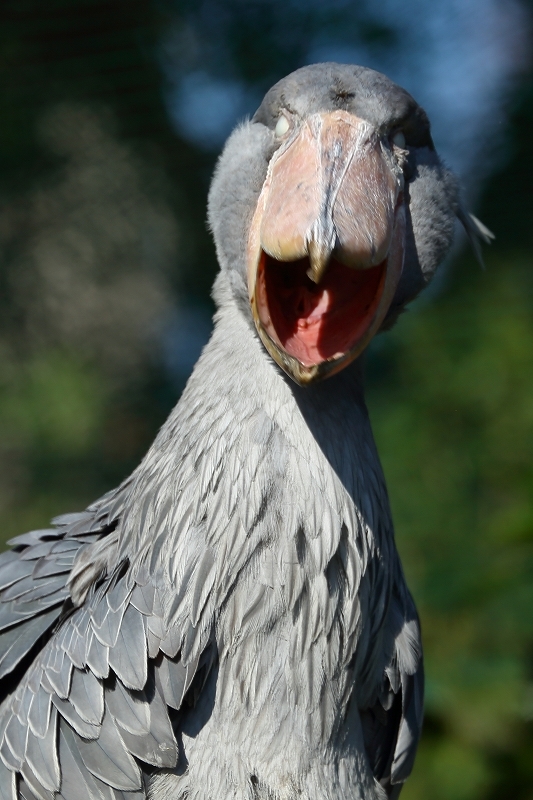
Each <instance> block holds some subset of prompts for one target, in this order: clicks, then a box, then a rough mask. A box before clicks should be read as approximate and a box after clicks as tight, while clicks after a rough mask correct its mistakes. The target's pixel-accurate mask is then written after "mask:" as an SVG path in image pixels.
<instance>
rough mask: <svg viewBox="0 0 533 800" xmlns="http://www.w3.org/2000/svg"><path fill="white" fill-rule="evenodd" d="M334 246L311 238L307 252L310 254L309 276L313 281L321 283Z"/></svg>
mask: <svg viewBox="0 0 533 800" xmlns="http://www.w3.org/2000/svg"><path fill="white" fill-rule="evenodd" d="M332 250H333V248H330V247H327V246H326V245H324V244H321V243H320V242H316V241H314V240H311V241H310V242H309V243H308V245H307V254H308V256H309V264H310V266H309V269H308V270H307V277H308V278H310V279H311V280H312V281H313V283H316V284H318V283H320V281H321V280H322V278H323V277H324V273H325V272H326V269H327V266H328V263H329V259H330V256H331V253H332Z"/></svg>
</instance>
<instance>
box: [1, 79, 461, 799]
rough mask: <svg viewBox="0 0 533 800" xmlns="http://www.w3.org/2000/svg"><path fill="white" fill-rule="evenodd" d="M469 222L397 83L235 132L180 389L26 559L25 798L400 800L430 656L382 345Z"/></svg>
mask: <svg viewBox="0 0 533 800" xmlns="http://www.w3.org/2000/svg"><path fill="white" fill-rule="evenodd" d="M370 90H372V91H373V92H374V99H373V100H372V98H371V91H370ZM328 104H329V105H328ZM339 107H342V108H341V111H342V113H339ZM328 108H329V111H328ZM331 108H333V111H331ZM272 109H274V111H272ZM280 109H281V110H280ZM287 109H288V110H287ZM324 109H325V110H324ZM391 109H392V110H391ZM274 112H275V113H274ZM284 114H286V115H287V116H286V117H284V116H283V115H284ZM387 114H388V115H389V117H387ZM358 115H359V116H358ZM361 115H362V116H364V120H363V122H361ZM402 115H403V116H402ZM280 119H283V122H282V124H278V123H279V120H280ZM295 119H297V120H300V121H297V122H295V121H294V120H295ZM387 119H389V121H388V122H387ZM354 120H355V121H354ZM391 120H392V122H391ZM400 123H401V124H402V125H403V128H402V130H405V139H406V140H407V143H406V141H405V140H402V138H401V137H399V138H398V136H397V135H396V133H397V131H398V129H399V128H398V126H399V125H400ZM387 126H388V127H387ZM391 132H392V133H391ZM395 132H396V133H395ZM393 134H394V135H395V136H396V139H395V142H399V144H400V145H402V143H403V149H402V147H399V148H398V147H397V145H396V144H391V141H392V140H391V138H390V137H391V136H392V135H393ZM402 136H404V133H403V132H402ZM302 137H303V138H302ZM306 137H307V138H306ZM332 142H333V144H332ZM347 142H359V144H350V145H349V147H350V148H352V149H351V150H350V151H349V152H348V154H347V155H346V153H347V151H346V143H347ZM299 148H303V150H301V149H299ZM343 148H344V150H343ZM357 148H359V149H357ZM395 148H396V149H395ZM400 151H401V152H400ZM302 152H304V154H305V158H304V157H302V156H301V153H302ZM286 154H287V155H286ZM317 154H318V155H317ZM332 154H333V155H332ZM354 154H355V155H354ZM313 159H316V163H315V161H313ZM342 159H345V160H344V161H343V160H342ZM365 159H367V160H366V161H365ZM408 162H409V164H408ZM310 163H311V164H313V163H314V164H315V166H314V167H313V168H312V169H311V171H310V173H309V174H310V175H311V178H309V179H308V178H306V179H305V180H308V183H307V184H305V180H304V179H303V178H302V180H301V181H300V182H298V181H297V180H296V182H295V181H294V180H293V178H292V177H291V170H293V169H296V170H297V171H298V170H301V169H302V166H301V165H302V164H303V165H304V167H303V168H304V171H305V170H306V169H307V167H308V165H309V164H310ZM367 163H370V166H369V167H365V164H367ZM339 164H340V166H339ZM328 165H329V166H328ZM332 165H333V166H332ZM343 165H344V166H343ZM365 170H366V171H365ZM321 176H322V177H321ZM346 176H347V177H346ZM380 176H382V177H380ZM365 181H366V182H365ZM284 182H285V183H284ZM321 182H322V183H321ZM328 182H329V183H328ZM315 183H316V184H317V185H321V186H322V189H320V191H319V190H315V188H314V186H315ZM304 184H305V185H304ZM322 184H323V185H322ZM302 186H303V189H302ZM324 186H325V187H326V188H324ZM327 186H330V187H331V186H334V189H335V192H336V195H335V196H336V197H337V198H338V200H337V201H336V203H337V204H335V201H333V200H331V193H330V194H329V195H328V191H329V190H328V189H327ZM354 186H355V187H356V188H357V191H356V194H357V193H359V194H361V192H362V193H363V194H365V192H366V195H365V196H366V198H367V199H366V201H365V203H366V205H365V203H363V206H364V208H371V211H370V212H368V213H367V212H366V211H365V213H366V214H367V222H365V225H364V227H361V226H362V223H361V224H360V225H359V228H357V224H359V223H356V222H354V223H353V224H352V222H350V219H351V220H352V221H353V219H355V217H354V212H353V209H351V207H350V203H352V200H351V199H350V198H351V197H352V195H353V191H355V190H353V191H352V189H353V187H354ZM280 187H281V188H280ZM361 187H362V188H361ZM365 187H366V188H365ZM369 187H370V188H369ZM383 187H384V188H383ZM291 192H292V195H291ZM324 192H325V194H324ZM350 192H352V194H350ZM326 195H327V198H326V200H323V197H324V196H326ZM291 196H292V197H293V199H294V202H293V200H291V199H290V197H291ZM279 197H281V198H282V200H281V205H280V200H279ZM328 198H329V199H328ZM353 202H355V201H353ZM357 202H359V203H360V202H361V201H360V200H358V201H357ZM457 208H458V201H457V186H456V182H455V179H454V178H453V176H452V175H451V173H449V172H448V171H446V170H445V169H444V168H443V167H442V165H441V163H440V161H439V160H438V157H437V155H436V153H435V152H434V148H433V145H432V142H431V138H430V137H429V127H428V125H427V120H426V119H425V116H424V115H423V112H422V111H421V110H420V109H419V107H418V106H416V104H415V103H414V101H413V100H412V98H410V97H409V95H407V93H405V92H404V91H403V90H401V89H399V87H395V85H394V84H392V83H391V82H390V81H388V79H386V78H385V77H384V76H380V75H378V73H373V72H372V71H371V70H364V69H362V68H357V67H343V66H339V65H315V66H314V67H310V68H306V69H304V70H300V71H299V72H297V73H295V74H294V75H293V76H289V78H287V79H285V81H282V82H281V83H280V84H279V85H278V86H277V87H274V89H273V90H271V92H269V93H268V94H267V96H266V98H265V100H264V101H263V104H262V106H261V107H260V109H259V111H258V113H257V114H256V116H255V117H254V119H253V120H252V121H251V122H249V123H246V124H244V125H243V126H241V127H239V128H238V129H237V131H236V132H235V133H234V134H233V135H232V137H231V138H230V140H229V143H228V145H227V147H226V148H225V151H224V153H223V155H222V158H221V160H220V163H219V166H218V168H217V172H216V175H215V178H214V181H213V185H212V189H211V193H210V201H209V218H210V224H211V228H212V230H213V234H214V238H215V242H216V245H217V253H218V258H219V261H220V264H221V272H220V275H219V277H218V279H217V282H216V286H215V300H216V302H217V307H218V310H217V313H216V316H215V327H214V332H213V335H212V338H211V340H210V342H209V343H208V345H207V346H206V348H205V350H204V352H203V354H202V356H201V358H200V360H199V362H198V364H197V365H196V368H195V370H194V372H193V374H192V376H191V378H190V380H189V382H188V385H187V387H186V389H185V391H184V393H183V395H182V397H181V398H180V400H179V402H178V404H177V406H176V408H175V409H174V411H173V412H172V414H171V416H170V417H169V419H168V420H167V422H166V423H165V425H164V426H163V428H162V429H161V431H160V433H159V434H158V436H157V438H156V440H155V442H154V444H153V445H152V447H151V448H150V450H149V451H148V453H147V455H146V457H145V458H144V459H143V461H142V463H141V464H140V465H139V467H138V468H137V469H136V470H135V471H134V473H133V474H132V475H131V476H130V477H129V478H128V479H126V481H125V482H124V483H123V484H122V485H121V486H120V487H119V488H118V489H116V490H114V491H113V492H110V493H109V494H108V495H106V496H105V497H103V498H101V499H100V500H99V501H97V502H96V503H95V504H93V505H92V506H90V507H89V508H88V509H87V511H85V512H82V513H81V514H77V515H66V516H65V517H60V518H58V519H57V520H55V528H53V529H50V530H46V531H36V532H33V533H31V534H25V535H24V536H22V537H18V538H17V539H15V540H13V542H12V544H13V550H12V551H10V552H9V553H7V554H4V556H3V557H2V558H3V561H0V679H2V681H3V683H2V684H0V688H2V690H3V692H4V697H5V699H4V701H3V704H2V706H1V707H0V759H1V760H0V798H1V800H16V798H18V797H21V798H22V797H23V798H25V800H35V798H37V799H38V800H89V799H90V800H93V799H94V800H141V798H143V797H146V796H148V797H150V798H152V799H153V800H178V799H180V800H181V798H183V800H185V798H190V799H191V800H212V798H215V797H216V798H217V800H230V798H232V800H233V799H234V798H250V800H251V798H265V800H266V798H267V797H268V798H279V800H290V799H292V798H295V797H297V796H301V797H305V798H309V800H314V798H315V797H317V798H318V797H320V798H327V799H331V800H338V799H339V798H343V797H347V796H350V797H351V798H354V800H356V798H360V799H361V800H363V799H364V800H384V798H390V799H391V800H393V798H396V797H397V796H398V793H399V791H400V789H401V786H402V784H403V781H404V780H405V779H406V777H407V776H408V774H409V772H410V771H411V768H412V764H413V760H414V755H415V750H416V744H417V741H418V737H419V734H420V727H421V720H422V693H423V675H422V652H421V643H420V630H419V624H418V619H417V615H416V610H415V608H414V604H413V601H412V599H411V597H410V595H409V592H408V590H407V588H406V584H405V580H404V577H403V573H402V569H401V565H400V561H399V557H398V554H397V551H396V547H395V543H394V533H393V526H392V521H391V514H390V509H389V502H388V498H387V491H386V487H385V482H384V478H383V474H382V470H381V467H380V463H379V458H378V456H377V452H376V448H375V445H374V441H373V437H372V432H371V428H370V423H369V419H368V414H367V410H366V407H365V402H364V395H363V384H362V366H361V359H360V358H359V354H360V351H361V350H362V349H363V348H364V346H365V345H366V342H367V340H368V338H369V337H370V336H371V335H373V333H372V331H374V329H375V330H377V329H378V328H379V327H383V326H387V325H388V324H391V322H392V321H393V319H394V318H395V316H396V315H397V313H398V312H399V310H401V308H402V307H403V306H404V305H405V302H407V300H408V299H410V298H411V297H412V296H414V295H415V294H416V293H417V292H418V291H419V290H420V288H422V287H423V285H424V284H425V282H427V280H429V277H430V276H431V274H432V273H433V271H434V269H435V268H436V266H437V264H438V262H439V261H440V260H441V259H442V257H443V255H444V253H445V251H446V250H447V249H448V247H449V245H450V242H451V238H452V231H453V220H454V217H455V214H456V213H457ZM280 209H281V210H280ZM309 209H310V210H309ZM317 209H318V210H317ZM376 209H377V210H376ZM300 212H301V214H300ZM348 212H349V213H348ZM290 214H293V221H292V222H291V224H290V226H289V228H288V230H289V233H288V234H283V235H281V234H279V235H278V233H276V231H278V232H279V229H280V226H281V227H283V220H284V218H285V216H286V215H289V216H290ZM335 214H336V215H337V216H335ZM306 215H307V216H306ZM379 215H381V216H379ZM363 216H364V215H363ZM304 217H305V219H306V220H307V219H308V218H309V219H311V217H312V220H311V222H312V224H311V226H310V228H309V230H308V232H307V233H305V230H304V228H305V225H307V222H305V224H304V222H302V219H303V218H304ZM276 220H277V221H276ZM269 226H270V227H269ZM298 226H300V227H301V226H304V227H302V230H304V233H305V235H303V236H302V237H300V238H298V237H299V234H298V231H299V230H300V229H299V227H298ZM354 226H355V227H354ZM354 230H355V231H356V232H355V233H354ZM295 231H296V233H295ZM309 231H311V232H309ZM328 231H329V233H328ZM357 231H359V232H357ZM361 231H362V232H361ZM332 232H333V233H332ZM297 234H298V235H297ZM328 236H329V238H328ZM269 237H270V238H269ZM276 237H277V240H276ZM365 237H366V238H365ZM267 239H268V241H274V240H276V241H277V243H275V244H274V245H272V247H270V245H269V248H270V249H268V248H267V250H265V249H264V248H265V247H266V246H267V245H265V241H266V240H267ZM272 248H274V249H275V248H278V249H279V252H277V251H276V252H277V255H276V254H273V252H272ZM302 248H304V251H305V252H304V251H302ZM328 248H329V249H328ZM287 253H289V256H290V257H289V256H287ZM376 253H379V255H376ZM363 262H364V263H363ZM302 265H303V266H302ZM303 269H305V270H307V271H306V273H305V275H304V272H303V271H302V270H303ZM305 276H307V277H305ZM343 282H344V283H343ZM343 286H348V287H349V288H348V289H346V292H345V296H343V291H344V289H343ZM287 287H288V288H287ZM387 287H388V288H387ZM361 293H362V294H363V295H364V297H366V300H365V301H364V303H363V302H361V301H360V296H361ZM294 296H296V297H297V298H298V300H297V304H296V306H294V305H291V304H292V303H293V299H292V298H293V297H294ZM280 298H281V299H280ZM339 298H340V299H339ZM347 304H349V305H348V306H347ZM280 309H281V310H280ZM324 309H325V310H324ZM369 309H370V310H369ZM330 311H331V313H330ZM328 314H329V316H328ZM353 319H355V323H351V322H350V320H353ZM287 320H288V322H287ZM317 321H318V322H317ZM289 323H290V325H289ZM318 323H320V324H318ZM287 325H289V327H290V330H286V328H287ZM353 325H355V328H356V329H357V333H354V330H355V328H353ZM284 326H285V327H284ZM350 326H352V327H350ZM348 328H349V329H350V330H347V329H348ZM328 331H329V332H328ZM325 352H327V354H328V355H327V356H324V357H322V354H323V353H325ZM328 376H329V377H328ZM323 377H328V380H325V381H323V380H321V379H322V378H323Z"/></svg>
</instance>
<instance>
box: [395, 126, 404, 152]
mask: <svg viewBox="0 0 533 800" xmlns="http://www.w3.org/2000/svg"><path fill="white" fill-rule="evenodd" d="M392 143H393V144H394V145H395V146H396V147H399V148H400V150H404V149H405V136H404V134H403V133H402V131H397V132H396V133H395V134H394V136H393V137H392Z"/></svg>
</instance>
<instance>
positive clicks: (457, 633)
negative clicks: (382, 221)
mask: <svg viewBox="0 0 533 800" xmlns="http://www.w3.org/2000/svg"><path fill="white" fill-rule="evenodd" d="M532 18H533V7H532V5H531V2H530V3H526V2H525V0H524V2H520V0H514V1H513V0H441V1H440V2H439V3H427V2H424V0H402V2H399V0H382V2H380V3H379V4H375V3H372V2H371V0H366V2H365V1H364V0H360V1H359V2H357V3H355V2H353V0H351V1H350V0H328V2H322V0H226V2H221V0H195V1H194V2H193V1H192V0H191V1H190V2H189V1H188V0H181V1H180V0H173V1H172V0H168V2H163V0H162V1H161V2H154V1H152V2H151V1H150V0H127V2H126V0H106V2H98V1H97V0H47V2H46V3H42V2H38V0H3V2H2V5H1V9H0V49H1V62H0V76H1V81H0V84H1V87H2V89H1V92H2V99H1V106H0V309H1V315H0V522H1V537H2V540H6V539H8V538H9V537H10V536H12V535H14V534H16V533H20V532H22V531H24V530H27V529H30V528H35V527H40V526H44V525H46V524H47V523H48V520H49V518H50V517H52V516H54V515H55V514H58V513H60V512H64V511H69V510H76V509H80V508H82V507H83V506H84V505H86V504H87V503H88V502H90V501H91V500H93V499H94V498H96V497H97V496H98V495H99V494H101V493H102V492H104V491H106V490H107V489H109V488H111V487H112V486H113V485H115V484H116V483H118V482H119V481H120V480H121V479H122V478H123V477H124V476H125V475H126V474H127V473H128V471H129V470H131V469H132V468H133V466H134V465H135V464H136V463H137V461H138V460H139V458H140V457H141V456H142V454H143V452H144V451H145V449H146V448H147V446H148V445H149V443H150V441H151V439H152V437H153V436H154V433H155V432H156V430H157V428H158V426H159V425H160V424H161V423H162V421H163V420H164V418H165V416H166V415H167V414H168V412H169V410H170V409H171V407H172V406H173V404H174V403H175V402H176V399H177V398H178V396H179V393H180V391H181V389H182V388H183V385H184V383H185V381H186V379H187V376H188V374H189V372H190V370H191V368H192V365H193V364H194V361H195V359H196V358H197V356H198V354H199V352H200V349H201V347H202V345H203V344H204V343H205V341H206V339H207V337H208V336H209V331H210V326H211V313H212V305H211V300H210V296H209V291H210V286H211V283H212V280H213V277H214V274H215V270H216V261H215V256H214V249H213V245H212V243H211V240H210V237H209V235H208V232H207V228H206V224H205V216H206V214H205V203H206V193H207V188H208V185H209V180H210V175H211V172H212V169H213V165H214V162H215V159H216V155H217V152H218V151H219V149H220V147H221V145H222V143H223V141H224V139H225V137H226V135H227V134H228V132H229V131H230V130H231V128H232V126H233V125H234V124H235V122H236V121H237V120H239V119H242V118H243V117H245V116H246V115H248V114H250V113H253V111H254V108H255V106H256V105H257V103H258V101H259V99H260V98H261V95H262V93H263V92H264V90H266V89H267V88H268V87H269V85H271V84H272V83H273V82H274V81H276V80H278V79H279V78H280V77H282V76H283V75H284V74H286V73H287V72H289V71H291V70H292V69H295V68H296V67H299V66H301V65H303V64H305V63H309V62H313V61H321V60H337V61H348V62H355V63H363V64H366V65H367V66H372V67H374V68H377V69H381V70H382V71H385V72H387V73H388V74H389V75H390V76H391V77H392V78H393V79H395V80H397V81H398V82H400V83H402V84H403V85H404V86H405V87H406V88H407V89H408V90H410V91H411V92H412V93H413V94H414V95H415V97H416V98H417V99H418V100H419V101H420V102H421V103H422V104H423V105H424V106H425V107H426V109H427V111H428V112H429V114H430V117H431V118H432V120H433V132H434V139H435V141H436V144H437V147H438V149H439V151H440V152H441V153H442V154H443V156H444V157H445V159H446V161H447V162H448V163H449V165H450V166H452V167H453V168H454V169H455V170H456V171H457V172H458V173H459V174H460V176H461V178H462V181H463V185H464V194H465V197H466V199H467V201H468V203H469V205H470V207H471V208H473V209H474V210H475V211H476V214H478V215H479V216H480V217H481V218H482V219H483V221H484V222H485V223H486V224H487V225H488V226H489V227H490V228H491V229H492V230H493V231H494V232H495V234H496V237H497V238H496V240H495V243H494V244H493V245H492V247H491V248H490V249H487V248H485V261H486V269H485V271H483V270H481V269H480V268H479V267H478V266H477V264H476V262H475V260H474V258H473V256H472V254H471V253H470V252H469V250H468V248H466V247H465V246H464V242H463V241H462V240H461V238H460V237H459V238H458V244H457V247H456V249H455V252H454V253H453V254H452V257H451V258H450V259H449V261H448V263H447V264H446V266H445V267H444V268H442V269H441V272H440V275H439V277H438V278H437V279H436V281H435V283H434V285H433V287H432V288H431V289H430V290H429V291H428V292H426V296H425V297H424V298H423V299H420V300H419V301H418V302H417V303H415V304H414V306H413V308H412V310H411V311H410V312H409V313H408V314H406V315H404V317H403V318H402V319H401V320H400V322H399V323H398V325H397V326H396V328H395V329H394V330H393V331H392V332H391V333H389V334H387V335H386V336H382V337H378V340H377V341H376V342H375V343H374V344H373V346H372V348H371V352H370V353H369V356H368V359H367V372H368V384H369V406H370V412H371V416H372V419H373V423H374V426H375V432H376V437H377V439H378V445H379V449H380V452H381V456H382V459H383V463H384V467H385V472H386V475H387V479H388V483H389V488H390V494H391V500H392V505H393V511H394V515H395V520H396V527H397V538H398V544H399V547H400V550H401V553H402V557H403V560H404V564H405V570H406V572H407V577H408V580H409V583H410V586H411V588H412V591H413V593H414V596H415V599H416V601H417V604H418V607H419V609H420V612H421V616H422V622H423V628H424V635H425V649H426V662H427V705H426V708H427V712H426V722H425V729H424V737H423V741H422V744H421V748H420V752H419V756H418V759H417V763H416V767H415V771H414V775H413V777H412V778H411V780H410V781H409V782H408V784H407V787H406V789H405V790H404V794H403V795H402V797H405V800H427V799H428V798H431V800H477V798H483V799H484V800H508V798H513V799H514V800H522V799H523V800H525V799H526V798H533V458H532V454H533V258H532V254H533V192H532V187H533V147H532V145H531V141H532V139H533V63H532V60H531V58H530V52H531V30H532Z"/></svg>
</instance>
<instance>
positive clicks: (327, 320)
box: [257, 254, 386, 367]
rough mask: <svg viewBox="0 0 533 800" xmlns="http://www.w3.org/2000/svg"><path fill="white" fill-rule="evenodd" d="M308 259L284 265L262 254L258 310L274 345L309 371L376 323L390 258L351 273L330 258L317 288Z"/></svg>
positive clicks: (344, 349) (345, 349) (348, 346)
mask: <svg viewBox="0 0 533 800" xmlns="http://www.w3.org/2000/svg"><path fill="white" fill-rule="evenodd" d="M308 269H309V260H308V259H307V258H302V259H300V260H299V261H293V262H283V261H276V260H275V259H273V258H271V257H270V256H267V255H266V254H263V257H262V259H261V263H260V266H259V270H258V285H257V288H258V293H257V300H258V312H259V317H260V319H261V322H262V324H263V325H264V327H265V329H266V330H267V332H268V334H269V335H270V336H271V337H272V339H273V340H274V341H276V342H277V343H278V344H280V345H281V346H282V347H283V348H284V350H285V351H286V352H287V353H288V354H289V355H291V356H293V357H294V358H297V359H298V361H300V363H301V364H303V365H305V366H307V367H310V366H313V365H316V364H320V363H322V362H323V361H327V360H328V359H332V358H338V357H339V356H342V355H344V354H345V353H347V352H348V351H349V350H350V349H351V348H352V347H353V346H354V344H355V342H357V341H358V340H359V339H360V338H361V336H362V335H363V334H364V333H365V331H366V329H367V328H368V326H369V325H370V323H371V322H372V320H373V318H374V315H375V312H376V308H377V306H378V304H379V300H380V298H381V295H382V292H383V286H384V279H385V272H386V260H385V261H384V262H382V263H381V264H378V265H377V266H375V267H371V268H369V269H353V268H350V267H347V266H345V265H344V264H341V263H340V262H338V261H336V260H335V259H332V260H331V261H330V263H329V264H328V268H327V271H326V274H325V276H324V278H323V279H322V281H321V282H320V283H319V284H318V285H317V284H315V283H313V281H311V280H310V279H309V277H308V275H307V272H308Z"/></svg>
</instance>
